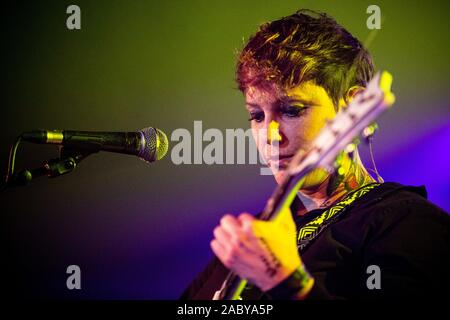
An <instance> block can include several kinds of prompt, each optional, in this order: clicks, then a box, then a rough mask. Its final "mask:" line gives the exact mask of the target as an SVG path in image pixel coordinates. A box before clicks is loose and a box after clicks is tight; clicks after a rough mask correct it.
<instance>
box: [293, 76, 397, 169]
mask: <svg viewBox="0 0 450 320" xmlns="http://www.w3.org/2000/svg"><path fill="white" fill-rule="evenodd" d="M391 84H392V75H391V74H390V73H389V72H387V71H383V72H381V73H380V72H377V74H376V75H375V76H374V77H373V78H372V80H371V81H370V82H369V83H368V85H367V87H366V89H365V90H363V91H362V92H360V93H358V94H357V95H356V96H355V97H354V98H353V100H352V101H351V102H350V103H349V104H348V105H347V107H344V108H342V110H341V111H340V112H338V113H337V114H336V116H335V117H334V119H332V120H331V121H330V122H328V123H327V125H326V126H325V127H324V128H323V129H322V130H321V131H320V133H319V135H318V136H317V137H316V139H315V140H314V141H313V144H312V147H311V149H310V150H308V151H307V152H305V151H303V150H300V151H299V152H297V154H296V155H295V156H294V157H293V159H292V161H291V163H290V164H289V167H288V169H287V170H288V173H289V175H291V176H295V175H298V174H299V173H305V172H307V171H308V170H309V169H312V168H315V167H325V168H332V166H333V164H334V162H335V159H336V157H337V155H338V154H339V153H340V152H341V151H342V150H344V149H345V148H346V146H347V145H349V144H351V143H352V141H353V140H354V139H355V138H356V137H358V136H359V135H360V134H361V132H363V130H364V129H365V128H366V127H368V126H370V125H371V124H372V123H373V122H374V121H375V120H376V119H377V118H378V116H379V115H380V114H381V113H383V112H384V111H385V110H386V109H388V108H389V107H390V106H392V104H393V103H394V101H395V96H394V95H393V93H392V92H391Z"/></svg>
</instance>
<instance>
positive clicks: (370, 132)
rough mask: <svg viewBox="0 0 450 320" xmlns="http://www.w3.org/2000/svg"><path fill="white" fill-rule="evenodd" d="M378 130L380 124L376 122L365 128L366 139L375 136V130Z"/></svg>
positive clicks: (363, 134)
mask: <svg viewBox="0 0 450 320" xmlns="http://www.w3.org/2000/svg"><path fill="white" fill-rule="evenodd" d="M377 130H378V124H377V123H376V122H374V123H372V124H371V125H369V126H367V127H365V128H364V130H363V132H362V136H363V137H364V139H365V140H366V141H368V140H369V139H370V138H372V137H373V135H374V134H375V132H376V131H377Z"/></svg>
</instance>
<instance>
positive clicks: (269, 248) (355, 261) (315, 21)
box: [182, 10, 450, 299]
mask: <svg viewBox="0 0 450 320" xmlns="http://www.w3.org/2000/svg"><path fill="white" fill-rule="evenodd" d="M373 72H374V67H373V63H372V58H371V56H370V54H369V53H368V52H367V51H366V50H365V49H364V48H363V47H362V45H361V44H360V42H359V41H358V40H357V39H356V38H354V37H353V36H352V35H351V34H350V33H349V32H348V31H346V30H345V29H344V28H343V27H342V26H340V25H339V24H337V23H336V21H335V20H334V19H332V18H330V17H329V16H327V15H325V14H317V13H314V12H312V11H308V10H300V11H298V12H296V13H295V14H293V15H291V16H288V17H284V18H282V19H280V20H277V21H273V22H270V23H267V24H264V25H262V26H261V27H260V29H259V31H258V32H257V33H256V34H255V35H253V36H252V37H251V38H250V40H249V41H248V43H247V44H246V46H245V47H244V49H243V50H242V52H241V54H240V56H239V59H238V63H237V73H236V74H237V82H238V85H239V89H240V90H241V91H242V92H243V94H244V96H245V104H246V108H247V110H248V112H249V118H250V119H249V120H250V121H251V127H252V132H253V137H254V139H255V141H256V144H257V146H258V151H259V152H260V153H261V154H262V156H263V157H264V158H265V160H266V162H267V164H268V166H269V167H270V168H271V169H272V172H273V174H274V177H275V179H276V181H277V183H279V184H280V183H281V181H282V180H283V176H284V174H285V170H286V167H287V165H288V163H289V161H290V159H291V158H292V156H293V155H294V154H295V153H296V152H297V151H298V150H300V149H304V150H307V149H308V147H309V146H310V145H311V143H312V141H313V140H314V138H315V137H316V136H317V134H318V133H319V131H320V130H321V129H322V128H323V126H324V125H325V124H326V122H327V120H329V119H332V118H333V117H334V116H335V114H336V113H337V112H338V111H339V110H341V109H342V108H345V106H346V105H347V104H348V102H349V101H350V100H351V99H352V98H353V97H354V96H355V95H356V94H358V92H360V91H362V90H364V87H365V85H366V84H367V82H368V81H369V80H370V79H371V78H372V76H373ZM274 130H275V134H273V132H274ZM275 146H277V147H276V148H274V147H275ZM449 220H450V219H449V217H448V215H447V214H446V213H445V212H444V211H442V210H441V209H439V208H438V207H436V206H435V205H433V204H432V203H430V202H428V201H427V200H426V191H425V189H424V188H423V187H406V186H402V185H400V184H397V183H376V181H375V180H374V179H373V178H372V177H371V176H370V175H369V174H368V172H367V170H366V169H365V168H364V166H363V164H362V163H361V161H360V158H359V156H358V153H357V151H356V152H355V153H354V155H353V157H349V156H344V157H343V159H341V169H340V170H339V171H338V172H336V173H333V174H330V173H328V172H327V171H325V170H324V169H320V168H318V169H316V170H314V171H313V172H311V173H310V174H308V176H307V177H306V179H305V183H304V184H303V186H302V187H301V189H300V190H299V192H298V198H297V199H296V200H295V201H294V203H293V204H292V206H291V211H290V212H283V214H281V215H280V216H279V218H278V219H277V221H270V222H265V221H261V220H258V219H257V218H255V217H254V216H253V215H251V214H249V213H242V214H240V215H239V216H237V217H234V216H233V215H229V214H228V215H225V216H224V217H223V218H222V219H221V221H220V225H219V226H217V227H216V228H215V229H214V232H213V233H214V239H213V240H212V241H211V248H212V250H213V252H214V253H215V255H216V256H217V258H215V259H213V261H211V262H210V264H209V265H208V266H207V268H206V269H205V270H204V271H203V272H202V273H201V274H200V275H199V276H198V277H197V278H196V279H195V280H194V281H193V283H192V284H191V285H190V286H189V287H188V288H187V289H186V291H185V292H184V294H183V296H182V298H184V299H211V298H212V297H213V295H215V296H216V298H217V297H218V296H220V294H221V293H220V292H219V291H218V290H219V289H220V286H221V284H222V283H223V280H224V277H225V275H226V274H227V272H228V270H227V269H229V270H232V271H234V272H235V273H237V274H238V275H239V276H240V277H241V278H243V279H246V280H247V281H248V285H247V286H246V288H245V289H244V291H243V293H242V295H241V297H242V298H243V299H314V298H316V299H351V298H388V297H399V296H405V295H407V296H427V297H431V296H439V294H440V293H441V291H442V290H443V289H444V288H446V285H447V284H448V283H449V281H448V276H447V270H449V269H450V268H449V266H450V257H449V253H450V247H449V243H450V241H449V230H450V228H449V226H450V221H449ZM311 228H314V229H313V230H314V231H311V232H310V231H308V230H311ZM225 267H226V268H225Z"/></svg>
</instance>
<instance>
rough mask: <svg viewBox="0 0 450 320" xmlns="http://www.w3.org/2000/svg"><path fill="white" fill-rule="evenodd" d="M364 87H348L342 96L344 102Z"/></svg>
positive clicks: (350, 99)
mask: <svg viewBox="0 0 450 320" xmlns="http://www.w3.org/2000/svg"><path fill="white" fill-rule="evenodd" d="M364 89H365V88H364V87H361V86H353V87H351V88H350V89H348V90H347V92H346V94H345V96H344V102H345V104H346V105H347V104H349V103H350V101H352V99H353V98H354V97H355V95H356V94H358V93H359V92H361V91H363V90H364Z"/></svg>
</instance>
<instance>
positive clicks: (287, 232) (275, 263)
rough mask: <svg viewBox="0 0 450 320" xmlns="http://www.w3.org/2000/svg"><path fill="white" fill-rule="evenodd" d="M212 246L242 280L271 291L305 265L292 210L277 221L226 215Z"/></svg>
mask: <svg viewBox="0 0 450 320" xmlns="http://www.w3.org/2000/svg"><path fill="white" fill-rule="evenodd" d="M211 248H212V250H213V251H214V253H215V254H216V255H217V257H218V258H219V259H220V260H221V261H222V263H223V264H224V265H225V266H226V267H227V268H229V269H230V270H232V271H234V272H235V273H237V274H238V275H239V276H240V277H241V278H242V279H246V280H247V281H249V282H251V283H253V284H255V285H256V286H258V287H259V288H260V289H261V290H262V291H267V290H270V289H271V288H273V287H275V286H276V285H277V284H278V283H280V282H281V281H283V280H284V279H285V278H287V277H288V276H289V275H290V274H291V273H292V272H293V271H294V270H296V269H297V268H298V267H299V266H300V265H301V260H300V256H299V254H298V251H297V242H296V227H295V223H294V221H293V219H292V214H291V212H290V210H289V209H286V210H283V211H282V212H280V214H279V215H278V217H277V218H276V219H275V220H273V221H262V220H258V219H256V218H254V217H253V216H252V215H250V214H248V213H242V214H240V215H239V217H237V218H235V217H234V216H232V215H225V216H224V217H223V218H222V219H221V220H220V225H219V226H217V227H216V228H215V229H214V239H213V240H212V241H211Z"/></svg>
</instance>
